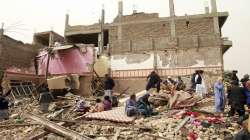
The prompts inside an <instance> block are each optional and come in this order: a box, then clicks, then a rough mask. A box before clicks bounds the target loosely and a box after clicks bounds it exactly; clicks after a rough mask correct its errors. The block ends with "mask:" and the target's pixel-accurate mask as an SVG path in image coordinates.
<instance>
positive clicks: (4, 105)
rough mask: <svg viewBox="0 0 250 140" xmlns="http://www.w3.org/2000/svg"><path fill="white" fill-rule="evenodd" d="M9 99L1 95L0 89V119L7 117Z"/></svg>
mask: <svg viewBox="0 0 250 140" xmlns="http://www.w3.org/2000/svg"><path fill="white" fill-rule="evenodd" d="M8 109H9V101H8V100H7V99H6V98H5V97H4V96H3V93H2V90H1V89H0V121H2V120H6V119H8V118H9V112H8Z"/></svg>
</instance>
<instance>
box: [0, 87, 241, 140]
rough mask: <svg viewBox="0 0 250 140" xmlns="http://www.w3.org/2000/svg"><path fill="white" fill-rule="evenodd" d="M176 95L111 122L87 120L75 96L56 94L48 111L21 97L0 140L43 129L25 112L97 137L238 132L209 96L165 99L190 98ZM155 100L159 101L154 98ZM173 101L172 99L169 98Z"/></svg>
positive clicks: (206, 137) (206, 138)
mask: <svg viewBox="0 0 250 140" xmlns="http://www.w3.org/2000/svg"><path fill="white" fill-rule="evenodd" d="M179 93H180V94H176V95H178V96H180V97H178V98H176V97H175V98H174V100H173V96H171V95H169V96H165V95H164V94H159V95H155V96H152V97H151V98H152V99H151V101H154V102H157V101H159V100H161V101H164V102H161V103H160V104H157V105H156V106H157V108H155V110H156V111H158V112H159V114H158V115H155V116H151V117H147V118H143V117H138V118H137V119H136V120H135V121H134V122H133V123H132V124H125V123H117V122H116V123H114V122H111V121H101V120H88V119H85V118H84V113H79V112H76V111H75V104H76V101H75V100H76V98H78V97H77V96H75V95H73V94H68V95H66V96H65V97H58V98H57V99H56V101H55V102H53V103H52V104H51V105H50V107H49V110H50V112H49V113H41V112H40V111H39V105H38V102H37V100H34V99H32V98H24V99H22V100H18V101H15V102H14V103H12V107H11V110H10V112H11V116H10V119H9V120H6V121H3V122H1V123H0V137H1V138H2V139H3V140H7V139H10V140H12V139H13V140H15V139H17V138H18V139H23V140H25V139H30V138H31V137H34V136H37V135H39V134H41V133H44V132H46V131H45V129H44V128H45V126H44V125H43V124H39V123H38V122H36V121H34V120H32V119H29V118H28V117H27V116H25V114H27V113H32V114H38V115H39V117H41V118H44V119H46V120H48V121H50V122H54V123H57V124H59V125H62V126H63V127H65V128H67V129H70V130H72V131H74V132H77V133H79V134H80V135H83V136H87V137H89V138H90V139H98V140H109V139H114V138H116V139H119V140H133V139H138V140H144V139H147V140H155V139H180V140H181V139H191V140H196V139H200V140H210V139H214V140H215V139H216V140H220V139H221V140H223V139H228V140H229V139H232V138H233V136H234V135H235V134H236V133H237V132H238V131H239V129H240V128H239V125H237V123H236V119H228V118H227V117H220V116H215V115H214V101H213V100H214V98H213V96H211V97H207V98H204V99H199V100H197V101H195V102H196V104H193V105H192V106H188V107H179V108H178V107H177V108H175V109H174V108H170V107H169V101H170V102H171V103H172V104H173V105H174V104H175V105H177V103H178V102H181V104H182V105H183V102H182V100H187V99H191V98H193V96H187V95H186V93H185V92H183V91H180V92H179ZM157 99H159V100H157ZM85 100H86V101H87V104H88V106H90V107H91V106H93V105H94V97H93V98H86V99H85ZM172 100H173V101H172ZM48 132H49V133H48V134H46V135H44V136H43V137H40V138H47V139H48V140H63V139H66V138H63V137H61V136H58V135H56V134H55V133H54V132H51V131H48Z"/></svg>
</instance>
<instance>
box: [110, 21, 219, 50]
mask: <svg viewBox="0 0 250 140" xmlns="http://www.w3.org/2000/svg"><path fill="white" fill-rule="evenodd" d="M149 19H150V18H149ZM130 21H134V22H135V23H133V24H124V25H122V41H118V26H112V27H110V29H109V40H110V41H109V43H110V47H111V51H112V53H124V52H136V51H142V50H144V51H148V50H153V48H156V49H157V50H162V49H165V48H175V47H186V48H192V47H213V46H219V45H220V43H221V38H220V36H218V35H216V34H214V24H213V18H198V19H197V18H195V19H188V18H187V19H178V20H175V22H176V35H177V37H176V38H173V37H171V36H170V23H169V21H162V22H151V23H136V19H134V20H133V19H131V20H130ZM187 21H188V22H189V25H188V27H187V25H186V22H187ZM128 22H129V21H128ZM152 40H153V41H152ZM152 42H153V43H152Z"/></svg>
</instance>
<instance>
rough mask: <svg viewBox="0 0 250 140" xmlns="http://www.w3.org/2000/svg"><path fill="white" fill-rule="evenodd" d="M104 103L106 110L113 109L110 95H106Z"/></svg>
mask: <svg viewBox="0 0 250 140" xmlns="http://www.w3.org/2000/svg"><path fill="white" fill-rule="evenodd" d="M103 105H104V111H108V110H111V109H112V102H111V100H110V98H109V96H104V101H103Z"/></svg>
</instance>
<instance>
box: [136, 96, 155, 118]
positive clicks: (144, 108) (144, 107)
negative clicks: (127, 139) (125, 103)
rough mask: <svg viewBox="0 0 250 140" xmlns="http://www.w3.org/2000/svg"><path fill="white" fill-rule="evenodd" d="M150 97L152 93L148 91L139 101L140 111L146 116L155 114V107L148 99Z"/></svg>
mask: <svg viewBox="0 0 250 140" xmlns="http://www.w3.org/2000/svg"><path fill="white" fill-rule="evenodd" d="M149 97H150V95H149V94H148V93H146V94H145V95H144V96H142V97H140V98H139V100H138V101H137V109H138V112H139V113H140V115H143V116H145V117H150V116H151V115H152V114H153V108H152V106H151V105H150V103H149V101H148V99H149Z"/></svg>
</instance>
